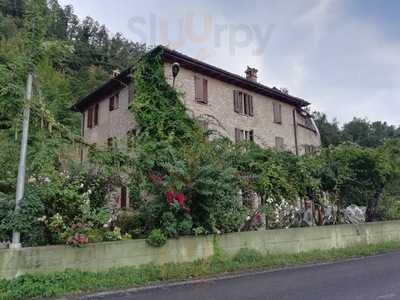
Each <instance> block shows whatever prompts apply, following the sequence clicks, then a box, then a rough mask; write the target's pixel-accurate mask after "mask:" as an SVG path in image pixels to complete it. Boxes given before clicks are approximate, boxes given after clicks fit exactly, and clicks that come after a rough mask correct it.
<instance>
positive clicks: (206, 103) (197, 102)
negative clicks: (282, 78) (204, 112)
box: [194, 100, 210, 106]
mask: <svg viewBox="0 0 400 300" xmlns="http://www.w3.org/2000/svg"><path fill="white" fill-rule="evenodd" d="M194 102H195V103H196V104H200V105H205V106H210V104H209V103H208V102H201V101H197V100H194Z"/></svg>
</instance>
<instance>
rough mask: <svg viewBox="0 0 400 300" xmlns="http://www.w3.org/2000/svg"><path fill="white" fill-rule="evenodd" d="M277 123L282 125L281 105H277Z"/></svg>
mask: <svg viewBox="0 0 400 300" xmlns="http://www.w3.org/2000/svg"><path fill="white" fill-rule="evenodd" d="M278 122H279V123H282V104H280V103H279V104H278Z"/></svg>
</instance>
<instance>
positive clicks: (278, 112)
mask: <svg viewBox="0 0 400 300" xmlns="http://www.w3.org/2000/svg"><path fill="white" fill-rule="evenodd" d="M273 109H274V122H275V123H282V105H281V104H280V103H277V102H274V103H273Z"/></svg>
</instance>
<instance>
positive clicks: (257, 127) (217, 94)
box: [83, 63, 320, 154]
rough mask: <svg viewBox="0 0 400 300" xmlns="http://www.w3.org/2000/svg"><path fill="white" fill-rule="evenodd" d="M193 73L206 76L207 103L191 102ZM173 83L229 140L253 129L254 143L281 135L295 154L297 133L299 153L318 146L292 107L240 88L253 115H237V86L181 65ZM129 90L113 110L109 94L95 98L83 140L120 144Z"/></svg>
mask: <svg viewBox="0 0 400 300" xmlns="http://www.w3.org/2000/svg"><path fill="white" fill-rule="evenodd" d="M164 69H165V76H166V78H167V81H168V82H169V83H170V84H171V85H172V74H171V65H170V64H168V63H165V64H164ZM195 76H198V77H201V78H205V79H207V82H208V103H207V104H202V103H198V102H196V101H195V80H194V78H195ZM175 86H176V88H177V89H178V90H180V91H181V92H182V93H183V95H184V97H183V101H184V104H185V105H186V107H187V109H188V112H189V114H190V115H191V116H192V117H194V118H199V117H205V116H207V115H209V116H213V117H214V118H215V119H216V120H218V122H219V124H218V125H217V123H216V122H215V121H211V122H210V125H209V129H214V130H217V131H218V132H219V133H221V134H222V135H224V136H227V137H229V138H231V139H232V140H234V138H235V128H238V129H241V130H248V131H250V130H253V132H254V140H255V142H256V143H258V144H260V145H262V146H264V147H275V145H276V138H277V137H278V138H283V142H284V148H285V150H287V151H291V152H293V153H295V152H296V149H295V141H296V138H295V135H297V144H298V153H299V154H303V153H305V151H306V147H307V146H313V147H314V148H318V147H319V146H320V136H319V133H318V131H317V130H311V129H308V128H306V126H301V125H305V123H306V121H305V118H304V117H303V116H302V115H301V114H300V113H299V112H298V110H296V107H295V106H292V105H289V104H287V103H283V102H279V101H277V100H274V99H272V98H269V97H266V96H263V95H260V94H257V93H254V92H251V91H248V90H244V89H240V90H241V91H243V92H245V93H247V94H249V95H251V96H252V97H253V107H254V115H253V116H246V115H242V114H238V113H236V112H235V111H234V107H233V91H234V90H235V89H238V88H237V87H235V86H234V85H231V84H228V83H225V82H223V81H220V80H217V79H214V78H210V77H207V76H204V75H202V74H196V73H195V72H193V71H191V70H188V69H184V68H181V70H180V72H179V74H178V76H177V78H176V82H175ZM130 89H131V90H130ZM132 89H133V87H125V88H123V89H122V90H120V91H119V108H118V109H116V110H113V111H109V98H110V97H111V96H112V95H107V96H106V97H105V98H104V99H99V102H98V103H99V124H98V125H97V126H94V127H93V128H88V126H87V114H88V111H87V110H86V111H84V115H85V118H84V120H85V124H84V126H83V136H84V139H85V141H86V142H87V143H89V144H93V143H96V144H97V145H106V144H107V139H108V138H114V139H117V140H120V141H119V143H120V144H125V142H124V141H126V137H127V132H128V131H129V130H131V129H133V128H135V127H136V123H135V121H134V118H133V116H132V113H131V112H129V110H128V104H129V95H132V94H133V93H132ZM133 101H134V100H133ZM274 102H279V103H280V104H281V106H282V122H281V123H280V124H277V123H274V120H273V116H274V114H273V103H274ZM205 118H207V117H205ZM299 124H300V125H299Z"/></svg>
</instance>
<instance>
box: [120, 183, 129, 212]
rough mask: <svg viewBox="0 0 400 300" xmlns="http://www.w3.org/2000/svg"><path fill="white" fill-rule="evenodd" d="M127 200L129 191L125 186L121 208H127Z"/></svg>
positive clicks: (122, 189) (123, 187) (122, 191)
mask: <svg viewBox="0 0 400 300" xmlns="http://www.w3.org/2000/svg"><path fill="white" fill-rule="evenodd" d="M127 198H128V191H127V188H126V187H125V186H122V187H121V198H120V201H121V202H120V205H121V208H127V207H128V206H127V202H128V201H127Z"/></svg>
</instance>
